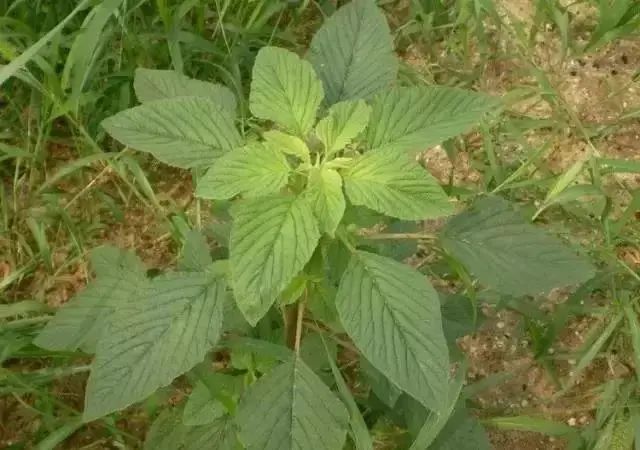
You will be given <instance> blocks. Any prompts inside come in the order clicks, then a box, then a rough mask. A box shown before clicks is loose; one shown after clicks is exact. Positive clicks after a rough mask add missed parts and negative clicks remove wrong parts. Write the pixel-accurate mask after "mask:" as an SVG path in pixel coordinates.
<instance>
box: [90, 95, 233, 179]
mask: <svg viewBox="0 0 640 450" xmlns="http://www.w3.org/2000/svg"><path fill="white" fill-rule="evenodd" d="M102 126H103V127H104V129H105V130H106V131H107V133H109V134H110V135H111V136H112V137H113V138H114V139H116V140H118V141H120V142H121V143H122V144H124V145H126V146H128V147H131V148H133V149H136V150H140V151H143V152H148V153H151V154H152V155H153V156H155V157H156V158H157V159H159V160H160V161H162V162H163V163H166V164H169V165H171V166H175V167H182V168H192V167H202V166H207V165H209V164H211V163H212V162H213V161H215V159H216V158H218V157H220V156H221V155H222V154H223V153H224V152H225V151H228V150H231V149H232V148H234V147H237V146H238V145H240V143H241V138H240V135H239V134H238V131H237V130H236V129H235V126H234V123H233V114H232V113H231V112H230V111H228V110H227V109H225V108H224V107H223V106H222V105H219V104H217V103H215V102H214V101H213V100H211V99H209V98H197V97H176V98H170V99H166V100H157V101H154V102H150V103H146V104H144V105H141V106H136V107H135V108H131V109H127V110H125V111H122V112H120V113H118V114H116V115H115V116H112V117H109V118H108V119H105V120H104V121H103V122H102Z"/></svg>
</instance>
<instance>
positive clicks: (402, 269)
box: [336, 251, 449, 411]
mask: <svg viewBox="0 0 640 450" xmlns="http://www.w3.org/2000/svg"><path fill="white" fill-rule="evenodd" d="M336 307H337V309H338V314H339V315H340V320H341V322H342V325H343V326H344V328H345V330H346V331H347V333H348V334H349V336H350V337H351V339H353V342H354V343H355V345H356V347H358V349H359V350H360V351H361V352H362V354H363V355H364V356H365V357H366V358H367V360H368V361H369V362H370V363H371V364H372V365H373V366H374V367H375V368H376V369H378V370H379V371H380V372H382V373H383V374H384V375H385V376H386V377H387V378H389V380H390V381H391V382H392V383H394V384H395V385H397V386H398V387H400V388H401V389H402V390H404V391H405V392H407V393H408V394H409V395H411V396H412V397H414V398H415V399H416V400H418V401H420V402H421V403H422V404H423V405H424V406H426V407H427V408H429V409H432V410H434V411H440V410H441V408H443V407H444V405H445V404H446V401H447V397H448V395H447V379H448V377H449V356H448V350H447V344H446V341H445V338H444V334H443V332H442V325H441V320H440V300H439V299H438V294H437V293H436V292H435V291H434V289H433V288H432V287H431V285H430V284H429V282H428V281H427V279H426V278H425V277H424V275H422V274H420V273H418V272H416V271H415V270H413V269H411V268H410V267H408V266H406V265H405V264H402V263H399V262H396V261H394V260H392V259H389V258H385V257H382V256H379V255H375V254H373V253H367V252H363V251H357V252H355V253H353V255H352V256H351V260H350V261H349V266H348V267H347V270H346V271H345V273H344V275H343V277H342V280H341V282H340V287H339V289H338V294H337V296H336Z"/></svg>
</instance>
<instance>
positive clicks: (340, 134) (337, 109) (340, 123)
mask: <svg viewBox="0 0 640 450" xmlns="http://www.w3.org/2000/svg"><path fill="white" fill-rule="evenodd" d="M369 114H371V107H370V106H369V105H367V104H366V103H365V102H364V101H363V100H358V101H345V102H340V103H336V104H335V105H333V106H332V107H331V108H330V109H329V114H328V115H327V116H326V117H325V118H323V119H321V120H320V121H319V122H318V125H316V135H317V136H318V138H319V139H320V141H322V143H323V144H324V148H325V151H326V153H327V154H328V155H332V154H333V153H335V152H337V151H340V150H342V149H343V148H345V147H346V146H347V144H349V143H350V142H351V141H352V140H353V139H355V138H356V137H358V135H359V134H360V133H361V132H362V130H364V129H365V127H366V126H367V123H368V122H369Z"/></svg>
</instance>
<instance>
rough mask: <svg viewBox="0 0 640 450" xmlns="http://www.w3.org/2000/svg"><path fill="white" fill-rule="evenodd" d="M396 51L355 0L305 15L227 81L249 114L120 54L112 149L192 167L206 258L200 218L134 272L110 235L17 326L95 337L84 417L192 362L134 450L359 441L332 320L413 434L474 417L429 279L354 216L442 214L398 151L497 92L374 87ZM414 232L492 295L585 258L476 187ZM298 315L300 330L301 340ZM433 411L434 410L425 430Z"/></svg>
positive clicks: (422, 440) (424, 143)
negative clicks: (288, 38) (304, 26)
mask: <svg viewBox="0 0 640 450" xmlns="http://www.w3.org/2000/svg"><path fill="white" fill-rule="evenodd" d="M397 66H398V64H397V61H396V57H395V55H394V53H393V46H392V39H391V36H390V34H389V31H388V26H387V23H386V20H385V18H384V16H383V15H382V14H381V12H380V11H379V10H378V9H377V8H376V6H375V4H374V3H373V2H371V1H369V0H355V1H353V2H351V3H349V4H348V5H346V6H344V7H342V8H341V9H339V10H338V11H337V12H336V13H335V14H334V15H333V16H332V17H330V18H329V19H328V20H327V22H326V23H325V24H324V25H323V26H322V27H321V28H320V30H319V31H318V33H317V34H316V35H315V37H314V38H313V40H312V42H311V46H310V49H309V52H308V55H307V57H306V59H302V58H300V57H299V56H298V55H296V54H294V53H292V52H289V51H287V50H284V49H280V48H275V47H264V48H263V49H261V50H260V52H259V53H258V56H257V58H256V61H255V65H254V68H253V74H252V82H251V92H250V97H249V104H250V109H251V112H252V113H253V115H254V117H255V118H256V119H258V120H257V121H253V122H249V123H243V124H242V125H243V129H242V132H240V131H239V130H238V129H237V128H236V99H235V98H234V96H233V94H232V93H231V91H229V90H228V89H227V88H225V87H223V86H219V85H215V84H212V83H208V82H204V81H198V80H194V79H190V78H187V77H185V76H183V75H180V74H178V73H175V72H172V71H158V70H148V69H139V70H138V72H137V73H136V79H135V85H134V87H135V91H136V95H137V97H138V99H139V101H140V102H141V105H140V106H137V107H134V108H132V109H129V110H126V111H123V112H121V113H119V114H117V115H115V116H113V117H111V118H109V119H107V120H105V121H104V122H103V127H104V128H105V130H106V131H107V132H108V133H109V134H110V135H111V136H112V137H113V138H115V139H116V140H118V141H120V142H121V143H123V144H124V145H126V146H128V147H131V148H134V149H136V150H139V151H143V152H148V153H151V154H152V155H153V156H154V157H155V158H157V159H158V160H160V161H162V162H164V163H166V164H169V165H172V166H175V167H180V168H185V169H191V170H193V173H194V177H195V178H196V180H197V187H196V190H195V195H196V196H197V197H199V198H201V199H207V200H214V201H216V204H217V205H220V206H219V207H218V211H219V210H223V211H222V212H221V213H219V215H218V216H217V217H216V222H215V224H214V225H212V226H211V227H209V231H211V232H212V233H215V235H216V241H217V243H218V245H219V246H220V247H222V248H223V251H221V252H216V253H215V258H214V257H212V253H211V252H210V249H209V245H208V241H207V238H206V236H205V235H204V234H201V233H199V232H195V231H194V232H190V233H188V236H187V237H186V241H185V247H184V249H183V253H182V257H181V259H180V261H179V264H178V268H177V270H176V271H169V272H167V273H164V274H161V275H158V276H155V277H150V276H149V275H148V273H147V270H146V269H145V268H144V266H143V264H142V262H141V261H140V260H139V259H138V258H137V257H136V256H135V255H134V254H132V253H130V252H127V251H122V250H118V249H115V248H111V247H104V248H99V249H96V250H95V251H94V252H93V254H92V265H93V269H94V271H95V273H96V278H95V280H94V281H93V282H92V283H91V284H90V285H89V286H88V287H87V288H86V289H85V290H84V291H83V292H82V293H80V294H79V295H78V296H77V297H76V298H74V299H73V300H72V301H71V302H69V303H68V304H67V305H65V306H64V307H63V308H61V309H60V311H59V312H58V313H57V314H56V316H55V317H54V318H53V320H52V321H51V322H50V323H49V324H48V325H47V326H46V327H45V328H44V330H43V331H42V332H41V334H40V335H39V336H38V338H37V339H36V343H37V344H38V345H40V346H42V347H44V348H48V349H54V350H77V349H81V350H83V351H86V352H89V353H95V358H94V361H93V363H92V367H91V374H90V377H89V381H88V385H87V390H86V403H85V410H84V420H85V421H91V420H94V419H98V418H100V417H102V416H104V415H106V414H110V413H113V412H115V411H118V410H121V409H123V408H126V407H128V406H130V405H132V404H134V403H136V402H140V401H142V400H144V399H145V398H147V397H148V396H149V395H151V394H152V393H154V392H155V391H157V390H158V389H159V388H162V387H164V386H167V385H169V384H170V383H172V382H173V380H174V379H176V378H177V377H179V376H180V375H182V374H185V373H188V374H194V373H195V374H196V375H194V376H196V380H197V382H196V383H195V386H194V390H193V392H192V394H191V396H190V397H189V400H188V401H187V403H186V405H185V406H180V407H177V408H174V409H173V410H170V411H165V412H163V413H162V414H161V415H160V417H159V418H158V419H157V421H156V422H155V423H154V425H153V427H152V430H151V432H150V434H149V436H148V441H147V446H148V448H154V449H158V448H172V449H175V448H185V449H196V448H203V447H205V446H207V448H211V446H212V445H213V446H214V448H236V446H237V445H239V443H241V445H243V446H245V447H247V448H251V449H285V448H291V449H308V448H322V449H327V450H333V449H340V448H342V447H343V446H344V443H345V440H346V436H347V432H348V431H350V436H351V439H352V440H353V442H354V443H355V445H356V446H357V447H358V448H371V441H370V437H369V435H368V433H367V431H366V430H367V428H366V425H365V423H364V421H363V419H362V417H361V415H360V411H359V409H358V406H357V404H356V403H355V402H354V400H353V398H352V397H351V394H350V393H349V389H348V387H347V386H346V384H345V382H344V380H343V379H342V377H341V374H340V371H339V370H338V368H337V366H336V363H335V361H334V359H335V357H336V352H335V344H333V343H332V342H333V340H334V339H337V340H338V341H340V342H344V341H343V339H342V338H341V337H340V336H341V335H344V334H346V335H347V336H348V337H349V338H350V340H351V341H352V342H353V345H354V346H355V348H356V349H357V351H358V352H359V353H360V355H361V361H362V364H361V366H362V368H363V371H364V372H367V373H369V374H370V380H371V384H372V386H373V385H375V386H378V388H376V389H374V391H377V392H378V393H379V394H380V397H384V402H385V403H386V404H387V405H388V406H389V407H390V408H393V407H394V406H397V405H400V402H404V404H405V406H406V405H407V404H408V405H413V406H412V407H409V406H407V407H401V408H400V410H406V411H409V410H411V411H419V414H417V416H416V417H418V419H415V417H414V419H413V420H414V421H415V420H417V421H418V422H419V423H418V425H417V426H413V427H412V428H413V429H415V431H416V433H415V435H416V436H417V441H416V443H415V444H414V446H415V448H427V447H428V446H430V445H432V444H433V446H435V447H436V448H438V446H442V447H443V448H444V446H445V444H446V445H454V444H452V443H451V442H448V443H442V441H444V440H447V439H449V440H451V439H457V441H455V442H465V441H468V440H469V439H468V435H473V436H476V435H477V434H478V424H477V423H476V422H475V421H473V419H471V418H470V417H469V416H468V415H467V414H466V412H465V411H464V408H461V407H460V405H459V402H458V394H459V392H460V387H461V381H460V380H462V379H463V376H462V375H461V372H462V371H461V370H459V371H458V372H459V373H458V374H457V375H456V379H454V380H449V375H450V367H449V366H450V356H449V348H448V343H447V338H449V341H451V339H455V337H456V332H455V330H454V332H453V333H451V332H448V333H445V331H443V320H442V318H441V301H440V296H439V294H438V293H437V292H436V291H435V289H434V288H433V287H432V286H431V284H430V283H429V281H428V279H427V278H426V277H425V276H424V275H423V274H422V273H420V272H419V271H417V270H415V269H414V268H412V267H410V266H409V265H407V264H404V263H403V262H402V261H401V260H402V258H401V257H400V258H398V259H400V261H399V260H397V259H394V258H393V257H390V254H392V253H393V252H389V251H388V249H386V247H385V246H384V245H380V243H379V242H377V241H375V240H373V239H371V234H370V230H371V229H372V228H376V227H372V226H371V225H373V224H377V225H378V228H379V226H380V225H381V224H382V225H388V224H389V223H390V220H394V221H396V222H395V223H398V221H409V223H410V224H411V222H413V223H415V221H421V220H424V219H434V218H439V217H443V216H448V215H451V214H453V213H454V211H455V208H454V206H453V204H452V202H451V201H450V200H449V198H448V197H447V195H446V193H445V192H444V191H443V189H442V188H441V187H440V186H439V184H438V182H437V181H436V180H435V179H434V178H433V177H432V176H431V175H430V174H429V173H428V172H427V171H426V170H425V169H424V168H423V167H422V166H421V165H420V164H419V163H418V162H417V161H416V158H415V155H416V153H417V152H418V151H421V150H424V149H426V148H429V147H431V146H433V145H435V144H438V143H440V142H442V141H444V140H446V139H449V138H452V137H454V136H456V135H458V134H461V133H464V132H466V131H468V130H469V129H470V128H471V127H472V126H473V125H474V124H476V123H477V122H479V121H480V120H481V119H482V118H483V117H484V116H485V115H486V114H487V113H491V112H494V111H496V109H497V108H498V102H497V101H496V100H495V99H493V98H491V97H489V96H486V95H483V94H479V93H474V92H470V91H463V90H459V89H455V88H445V87H437V86H428V87H426V86H425V87H413V88H407V87H397V86H395V87H392V84H393V82H394V81H395V78H396V73H397ZM318 117H320V119H319V120H318ZM251 123H259V124H260V126H259V127H256V128H253V129H249V128H248V127H247V125H249V124H251ZM265 124H272V125H273V127H271V128H269V127H264V126H263V125H265ZM265 129H266V130H265ZM205 234H206V232H205ZM434 250H437V251H439V252H440V253H441V254H443V255H445V259H446V260H447V261H449V262H450V264H451V265H452V267H454V270H455V271H457V272H458V273H460V274H463V275H464V276H466V277H467V278H470V275H472V276H474V277H475V278H477V280H478V281H479V282H480V283H481V284H483V285H484V286H487V287H489V288H491V289H493V290H495V291H497V292H499V293H501V294H503V295H508V296H516V297H517V296H523V295H535V294H539V293H541V292H545V291H548V290H549V289H551V288H553V287H556V286H564V285H569V284H574V283H579V282H581V281H584V280H586V279H588V278H590V277H591V276H592V274H593V269H592V267H591V266H590V264H589V263H588V262H586V261H584V260H583V259H582V258H580V257H578V256H577V255H576V253H575V252H574V251H573V250H571V249H569V248H566V247H565V246H564V245H563V244H562V243H561V241H560V240H558V239H557V238H555V237H552V236H549V235H547V234H545V233H544V232H543V231H541V230H538V229H536V228H535V227H534V226H532V225H531V224H529V223H528V222H527V221H526V220H524V219H523V218H522V217H521V216H520V214H519V213H518V212H517V211H515V210H514V208H513V207H512V206H511V205H510V204H509V203H508V202H507V201H506V200H503V199H501V198H498V197H484V198H481V199H480V200H478V201H477V202H476V203H475V204H474V205H473V206H472V207H471V208H470V209H469V210H467V211H465V212H463V213H461V214H459V215H457V216H455V217H453V218H452V219H451V220H449V222H448V224H447V225H446V226H445V228H444V230H443V231H442V233H441V234H440V236H439V239H438V240H437V242H434ZM396 256H397V255H396ZM454 301H455V299H454V300H450V301H449V303H451V302H454ZM451 304H453V305H454V306H453V308H451V305H449V306H448V307H447V308H448V309H449V310H455V304H454V303H451ZM445 306H446V305H445ZM442 308H444V306H443V307H442ZM278 310H282V311H284V314H283V316H284V317H285V319H284V320H281V319H280V316H279V315H278V314H277V311H278ZM313 330H315V332H317V333H318V334H317V335H316V336H317V337H318V338H317V339H319V340H317V339H316V341H315V347H313V348H314V349H315V351H308V352H305V349H304V346H305V342H313V341H309V339H310V338H311V336H313V333H312V332H311V331H313ZM242 336H249V337H250V338H247V337H242ZM327 341H330V342H327ZM283 342H286V343H287V344H288V348H287V347H284V346H281V345H278V344H279V343H283ZM307 345H312V344H307ZM349 346H351V344H349ZM332 348H333V351H332V350H331V349H332ZM223 349H225V350H227V351H229V352H230V354H231V362H230V365H231V367H232V368H233V369H234V370H228V371H227V370H222V371H217V372H211V373H209V372H208V371H206V370H205V371H204V372H205V373H203V371H202V370H200V369H201V368H202V366H200V365H199V364H200V363H202V362H203V361H205V360H206V358H207V355H208V354H209V353H210V352H212V351H220V350H223ZM318 353H320V354H321V355H322V358H321V361H320V362H318V361H317V359H318ZM305 354H306V356H305ZM325 354H326V356H330V358H329V359H325V358H324V356H325ZM204 366H205V368H208V367H210V364H209V365H207V364H204ZM237 369H240V370H237ZM327 373H330V374H332V375H333V377H331V378H329V380H327V379H326V377H324V375H326V374H327ZM375 380H377V382H375ZM334 384H336V385H337V388H338V393H339V395H338V396H337V395H336V394H334V392H333V391H332V390H331V388H330V387H332V386H333V385H334ZM382 385H384V386H385V387H384V388H380V386H382ZM430 412H431V413H430ZM450 414H453V416H452V417H453V418H454V419H455V421H454V422H452V423H455V424H457V425H456V426H455V427H454V428H455V429H453V430H449V431H447V432H446V433H443V434H441V437H439V438H436V437H437V435H438V432H439V431H440V430H442V429H443V428H444V427H446V426H447V425H446V418H447V417H448V416H449V415H450ZM405 419H406V418H405ZM405 419H403V420H405ZM408 422H409V420H405V424H406V425H407V426H409V427H410V428H411V426H410V424H408ZM414 425H415V424H414ZM448 426H449V428H451V426H452V425H448ZM363 430H364V432H363ZM461 430H462V431H461ZM465 430H466V431H465ZM442 436H444V437H442ZM477 439H478V440H476V441H475V444H474V445H480V444H478V442H480V441H482V435H481V433H480V437H479V438H477ZM485 441H486V438H485V440H484V441H483V442H485ZM467 443H468V442H467ZM474 448H478V447H474Z"/></svg>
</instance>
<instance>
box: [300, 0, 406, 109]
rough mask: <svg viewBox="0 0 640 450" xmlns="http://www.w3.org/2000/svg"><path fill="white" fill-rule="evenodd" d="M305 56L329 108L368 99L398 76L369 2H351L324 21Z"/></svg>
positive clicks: (384, 30)
mask: <svg viewBox="0 0 640 450" xmlns="http://www.w3.org/2000/svg"><path fill="white" fill-rule="evenodd" d="M307 56H308V58H309V61H311V64H313V67H314V68H315V69H316V72H317V73H318V75H319V76H320V78H321V79H322V82H323V84H324V88H325V92H326V95H327V97H326V100H327V103H328V104H329V105H332V104H334V103H336V102H339V101H341V100H352V99H364V98H368V97H370V96H371V95H373V94H375V93H376V92H378V91H380V90H381V89H384V88H385V87H387V86H389V85H390V84H391V83H392V82H393V81H394V80H395V79H396V75H397V73H398V60H397V58H396V56H395V54H394V53H393V39H392V37H391V32H390V31H389V25H388V24H387V20H386V19H385V16H384V14H382V12H381V11H380V10H379V9H378V8H377V7H376V4H375V2H373V1H371V0H353V1H352V2H350V3H348V4H346V5H345V6H343V7H342V8H340V9H339V10H338V11H337V12H336V13H335V14H334V15H332V16H331V17H330V18H329V19H327V20H326V21H325V23H324V24H323V25H322V27H321V28H320V29H319V30H318V32H317V33H316V35H315V36H314V37H313V39H312V41H311V46H310V48H309V54H308V55H307Z"/></svg>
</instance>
